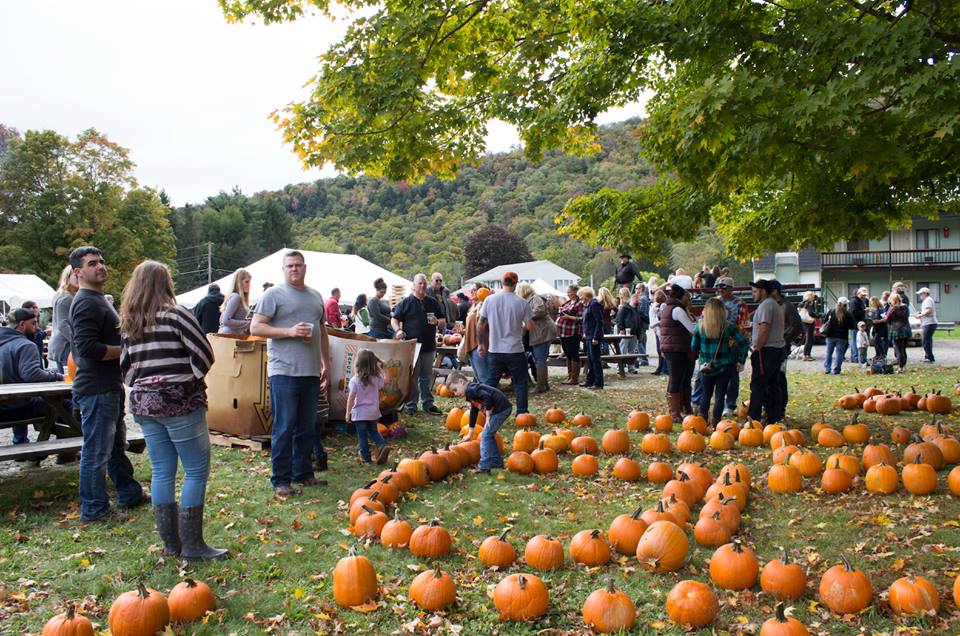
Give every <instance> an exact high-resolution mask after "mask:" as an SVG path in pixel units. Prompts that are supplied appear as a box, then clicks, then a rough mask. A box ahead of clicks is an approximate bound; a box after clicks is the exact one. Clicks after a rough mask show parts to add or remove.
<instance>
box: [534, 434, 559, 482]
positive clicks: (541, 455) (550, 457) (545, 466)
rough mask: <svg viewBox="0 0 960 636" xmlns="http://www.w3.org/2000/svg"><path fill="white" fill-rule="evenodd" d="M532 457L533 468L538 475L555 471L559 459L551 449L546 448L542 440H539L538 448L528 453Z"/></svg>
mask: <svg viewBox="0 0 960 636" xmlns="http://www.w3.org/2000/svg"><path fill="white" fill-rule="evenodd" d="M530 457H532V458H533V469H534V471H536V472H537V473H538V474H540V475H546V474H548V473H555V472H557V468H558V467H559V466H560V461H559V460H558V459H557V454H556V453H555V452H553V450H552V449H550V448H546V447H545V446H544V445H543V442H540V448H538V449H537V450H535V451H533V452H532V453H531V454H530Z"/></svg>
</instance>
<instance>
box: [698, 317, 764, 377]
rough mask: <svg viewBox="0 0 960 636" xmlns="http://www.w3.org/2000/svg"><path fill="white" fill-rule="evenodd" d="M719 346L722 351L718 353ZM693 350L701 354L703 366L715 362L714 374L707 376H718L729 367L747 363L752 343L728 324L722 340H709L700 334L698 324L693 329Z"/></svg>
mask: <svg viewBox="0 0 960 636" xmlns="http://www.w3.org/2000/svg"><path fill="white" fill-rule="evenodd" d="M718 346H719V347H720V351H717V347H718ZM691 348H692V349H693V351H694V352H699V353H700V364H701V365H702V364H706V363H707V362H710V361H711V360H712V361H713V368H714V372H713V373H707V374H706V375H717V374H718V373H720V372H721V371H723V370H724V368H726V367H728V366H734V365H736V364H738V363H739V364H743V363H744V362H746V361H747V351H748V350H749V348H750V343H749V342H747V339H746V338H744V337H743V336H742V335H741V334H740V331H739V330H738V329H737V328H736V327H734V326H733V325H730V324H728V325H727V326H726V327H724V330H723V335H722V336H721V337H720V338H707V337H704V336H703V335H701V334H700V325H699V324H698V325H697V326H696V327H694V329H693V342H692V343H691ZM714 356H716V358H714Z"/></svg>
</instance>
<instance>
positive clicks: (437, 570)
mask: <svg viewBox="0 0 960 636" xmlns="http://www.w3.org/2000/svg"><path fill="white" fill-rule="evenodd" d="M441 576H443V572H441V571H440V564H439V563H434V564H433V578H435V579H439V578H440V577H441Z"/></svg>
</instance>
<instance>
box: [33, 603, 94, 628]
mask: <svg viewBox="0 0 960 636" xmlns="http://www.w3.org/2000/svg"><path fill="white" fill-rule="evenodd" d="M94 634H95V632H94V630H93V623H91V622H90V619H89V618H87V617H86V616H83V615H81V614H77V613H76V607H75V606H74V604H73V603H68V604H67V611H66V612H64V613H63V614H57V615H56V616H54V617H53V618H51V619H50V620H48V621H47V623H46V624H45V625H44V626H43V631H42V632H40V636H94Z"/></svg>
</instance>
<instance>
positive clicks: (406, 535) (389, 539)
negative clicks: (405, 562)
mask: <svg viewBox="0 0 960 636" xmlns="http://www.w3.org/2000/svg"><path fill="white" fill-rule="evenodd" d="M412 534H413V529H412V528H411V527H410V524H409V523H407V522H406V521H405V520H404V519H401V518H400V511H399V510H395V511H394V513H393V519H391V520H390V521H388V522H387V523H385V524H384V525H383V528H381V529H380V545H382V546H384V547H385V548H405V547H407V546H408V545H409V544H410V535H412Z"/></svg>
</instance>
